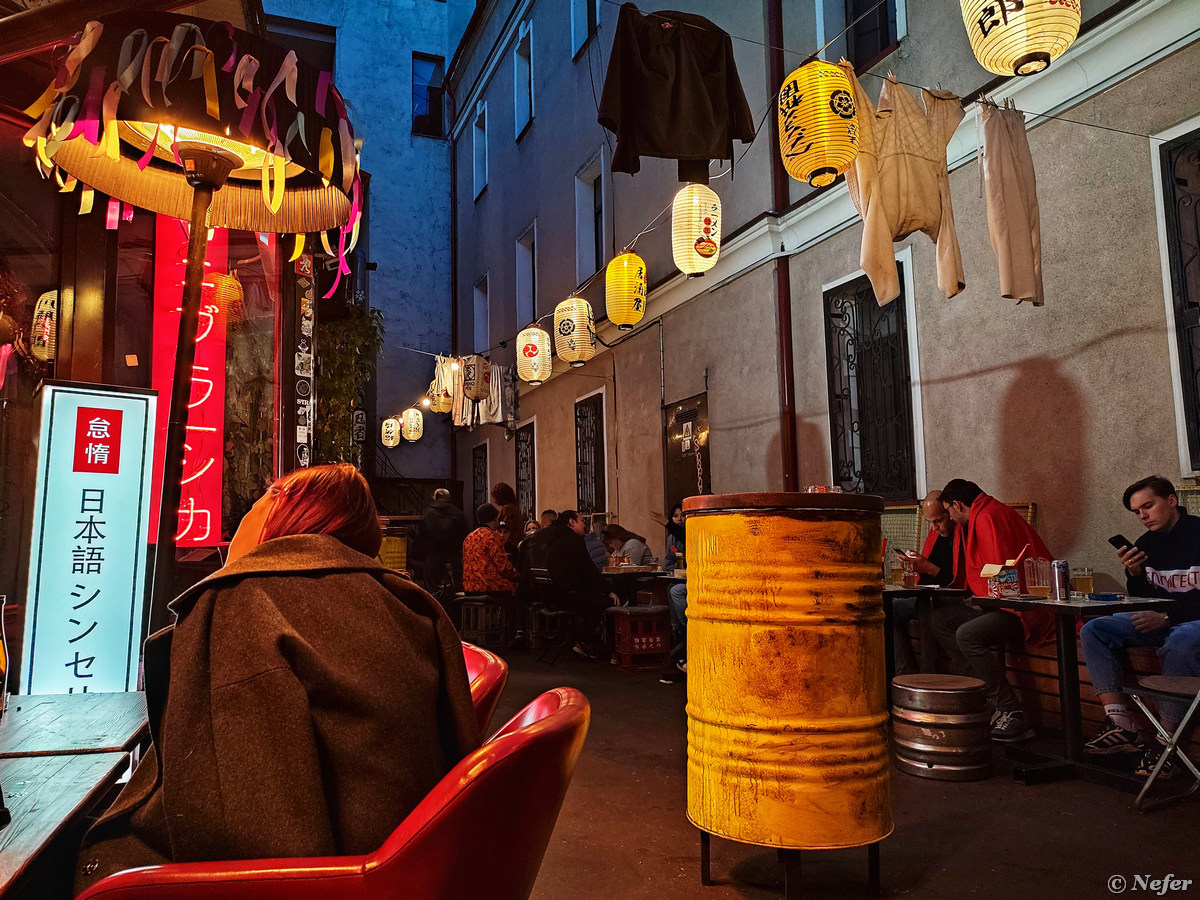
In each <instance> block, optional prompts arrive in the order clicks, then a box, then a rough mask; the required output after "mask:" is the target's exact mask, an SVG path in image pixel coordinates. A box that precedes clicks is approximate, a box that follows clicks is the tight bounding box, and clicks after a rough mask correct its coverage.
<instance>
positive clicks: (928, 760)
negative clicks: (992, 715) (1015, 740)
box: [892, 675, 992, 781]
mask: <svg viewBox="0 0 1200 900" xmlns="http://www.w3.org/2000/svg"><path fill="white" fill-rule="evenodd" d="M892 737H893V738H894V739H895V742H896V768H898V769H899V770H900V771H901V772H907V773H908V774H910V775H917V776H919V777H921V778H933V779H936V780H938V781H981V780H982V779H984V778H987V777H988V776H990V775H991V774H992V742H991V736H990V734H989V723H988V714H987V687H986V686H985V685H984V683H983V682H982V681H980V680H979V679H978V678H967V677H965V676H962V675H897V676H896V677H895V678H893V679H892Z"/></svg>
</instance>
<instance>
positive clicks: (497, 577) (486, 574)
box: [463, 503, 518, 594]
mask: <svg viewBox="0 0 1200 900" xmlns="http://www.w3.org/2000/svg"><path fill="white" fill-rule="evenodd" d="M475 521H476V522H477V523H478V527H477V528H476V529H475V530H474V531H472V532H471V533H470V534H468V535H467V537H466V539H465V540H463V590H464V591H466V592H467V593H468V594H488V593H497V592H499V593H509V594H511V593H512V592H513V591H514V590H515V589H516V586H517V578H518V574H517V570H516V568H515V567H514V566H513V564H512V563H511V562H509V559H508V556H507V554H506V553H505V552H504V543H505V539H504V536H502V534H501V527H502V526H505V527H506V525H505V523H504V522H502V521H501V519H500V512H499V510H497V509H496V507H494V506H492V504H490V503H484V504H483V505H481V506H480V507H479V508H478V509H477V510H475Z"/></svg>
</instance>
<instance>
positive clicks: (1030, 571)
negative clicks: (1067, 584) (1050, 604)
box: [1025, 559, 1050, 597]
mask: <svg viewBox="0 0 1200 900" xmlns="http://www.w3.org/2000/svg"><path fill="white" fill-rule="evenodd" d="M1025 590H1027V591H1029V593H1030V594H1033V595H1034V596H1035V597H1049V596H1050V560H1048V559H1027V560H1025Z"/></svg>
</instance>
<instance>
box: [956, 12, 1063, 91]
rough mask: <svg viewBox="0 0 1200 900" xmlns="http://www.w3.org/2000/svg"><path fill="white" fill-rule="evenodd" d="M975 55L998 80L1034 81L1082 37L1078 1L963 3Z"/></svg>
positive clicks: (965, 21) (964, 18)
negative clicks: (1032, 78) (1020, 77)
mask: <svg viewBox="0 0 1200 900" xmlns="http://www.w3.org/2000/svg"><path fill="white" fill-rule="evenodd" d="M959 3H960V6H961V7H962V16H963V24H964V25H966V26H967V38H968V40H970V42H971V51H972V52H973V53H974V54H975V58H976V59H977V60H979V64H980V65H981V66H983V67H984V68H985V69H987V70H988V71H989V72H994V73H995V74H997V75H1033V74H1035V73H1037V72H1040V71H1042V70H1043V69H1045V68H1046V67H1047V66H1049V65H1050V63H1052V62H1054V60H1056V59H1058V57H1059V56H1061V55H1062V54H1063V51H1065V50H1066V49H1067V48H1068V47H1070V46H1071V44H1072V43H1074V41H1075V38H1076V37H1077V36H1078V34H1079V18H1080V16H1079V0H959Z"/></svg>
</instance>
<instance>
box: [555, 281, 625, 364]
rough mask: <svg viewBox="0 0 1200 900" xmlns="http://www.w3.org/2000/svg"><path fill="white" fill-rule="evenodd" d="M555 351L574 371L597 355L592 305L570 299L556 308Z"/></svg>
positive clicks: (574, 298) (581, 300)
mask: <svg viewBox="0 0 1200 900" xmlns="http://www.w3.org/2000/svg"><path fill="white" fill-rule="evenodd" d="M644 305H645V304H643V306H644ZM554 349H555V350H556V351H557V352H558V358H559V359H561V360H563V361H564V362H567V363H570V364H571V368H573V369H577V368H579V367H580V366H582V365H583V364H584V363H585V362H587V361H588V360H589V359H591V358H592V357H593V356H595V355H596V323H595V320H594V319H593V318H592V305H591V304H590V303H588V302H587V301H586V300H584V299H583V298H582V297H568V298H567V299H566V300H564V301H563V302H562V303H560V304H558V306H556V307H554Z"/></svg>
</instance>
